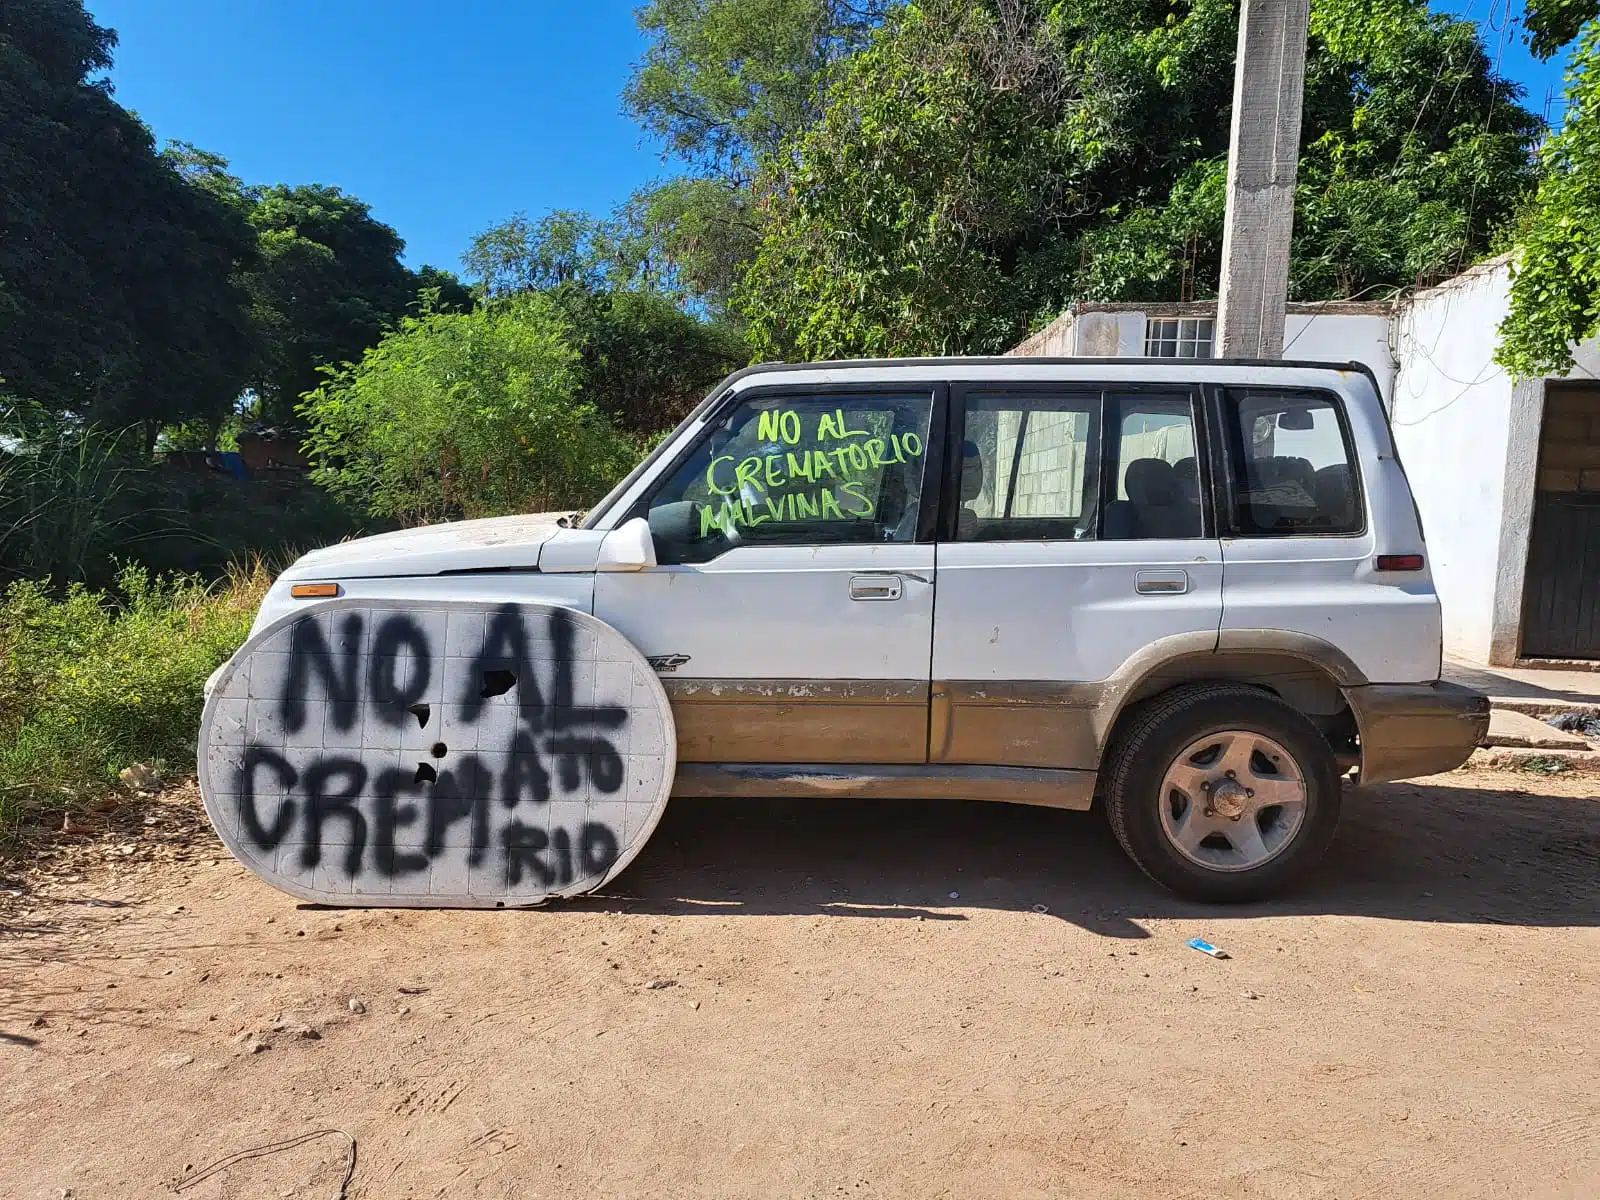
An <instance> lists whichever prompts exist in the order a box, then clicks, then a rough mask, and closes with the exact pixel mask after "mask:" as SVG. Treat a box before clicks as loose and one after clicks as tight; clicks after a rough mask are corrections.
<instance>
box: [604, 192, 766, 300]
mask: <svg viewBox="0 0 1600 1200" xmlns="http://www.w3.org/2000/svg"><path fill="white" fill-rule="evenodd" d="M754 207H755V206H754V204H753V203H752V195H751V191H750V189H749V188H747V187H739V186H736V185H734V184H731V183H729V182H727V181H725V180H721V179H707V178H697V177H693V176H684V177H681V178H678V179H673V180H669V181H668V182H666V183H664V184H660V185H657V186H655V187H651V188H645V189H643V190H641V191H639V192H637V193H635V194H634V196H633V197H632V198H631V199H630V200H629V201H628V204H627V206H626V208H625V212H626V213H627V215H628V216H627V219H628V220H629V221H630V222H631V223H632V224H633V225H634V227H635V228H637V230H638V231H639V236H640V237H641V238H643V239H644V241H645V242H646V244H648V245H651V246H654V247H656V248H657V257H658V258H659V260H660V261H661V262H662V263H663V264H665V268H666V272H667V273H670V277H671V279H672V280H673V283H674V285H675V288H676V290H677V291H678V292H680V293H681V294H682V295H683V296H684V297H685V298H687V299H688V300H689V301H690V302H691V303H692V304H695V305H698V306H700V307H702V308H704V309H705V311H706V312H707V313H708V314H709V315H710V316H711V317H713V318H714V319H716V320H718V321H726V320H728V319H729V317H730V315H731V314H730V301H731V300H732V298H733V293H734V290H735V288H736V287H737V286H738V282H739V278H740V276H742V275H743V274H744V271H745V267H746V266H747V265H748V263H749V262H750V259H751V258H753V257H754V255H755V251H756V247H757V246H758V245H759V244H760V240H761V231H760V228H759V226H758V225H757V223H756V213H755V211H754Z"/></svg>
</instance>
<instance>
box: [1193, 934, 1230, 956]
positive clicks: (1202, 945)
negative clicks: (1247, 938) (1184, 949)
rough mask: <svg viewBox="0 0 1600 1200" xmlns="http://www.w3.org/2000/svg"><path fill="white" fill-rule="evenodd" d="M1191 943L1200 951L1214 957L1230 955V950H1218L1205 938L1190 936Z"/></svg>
mask: <svg viewBox="0 0 1600 1200" xmlns="http://www.w3.org/2000/svg"><path fill="white" fill-rule="evenodd" d="M1189 945H1191V946H1193V947H1194V948H1195V949H1196V950H1198V951H1200V953H1201V954H1209V955H1211V957H1212V958H1227V957H1228V952H1227V951H1226V950H1218V949H1217V948H1216V947H1215V946H1213V945H1212V944H1211V943H1210V942H1208V941H1206V940H1205V938H1190V939H1189Z"/></svg>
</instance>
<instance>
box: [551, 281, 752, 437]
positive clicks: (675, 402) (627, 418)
mask: <svg viewBox="0 0 1600 1200" xmlns="http://www.w3.org/2000/svg"><path fill="white" fill-rule="evenodd" d="M548 294H549V296H550V298H551V299H552V301H553V302H554V303H555V304H556V305H557V307H558V308H559V309H560V310H561V312H562V313H563V315H564V316H565V318H566V320H567V323H568V326H569V329H570V330H571V333H570V335H569V336H570V339H571V341H572V344H573V346H574V348H575V349H576V350H577V351H578V354H579V369H578V394H579V395H581V396H582V397H583V398H584V400H586V401H587V402H589V403H591V404H593V405H595V406H596V407H597V408H599V409H600V411H601V412H603V413H605V414H606V415H607V416H608V417H609V418H610V419H611V420H612V421H614V422H615V423H616V424H617V425H618V426H619V427H620V428H622V429H625V430H627V431H628V432H629V433H632V434H636V435H638V436H640V437H648V436H650V435H652V434H657V433H660V432H661V431H662V430H664V429H670V428H671V427H672V426H673V425H675V424H676V423H677V422H678V421H680V420H682V419H683V417H684V415H685V414H686V413H688V411H689V410H690V409H691V408H693V407H694V405H695V404H696V403H697V402H698V401H699V400H700V399H701V398H702V397H703V396H704V395H705V393H706V389H707V388H709V387H710V386H711V385H712V384H714V383H715V382H716V381H717V380H719V379H721V378H722V377H723V376H724V375H726V374H727V373H728V372H729V371H731V370H733V369H734V368H735V367H737V366H741V365H743V364H744V363H746V362H748V361H749V351H748V349H747V347H746V345H745V342H744V339H743V338H742V337H741V336H740V335H739V334H738V333H737V332H736V331H735V330H734V329H732V328H731V327H730V326H728V325H727V324H725V323H721V322H716V321H703V320H701V319H699V318H698V317H696V316H694V315H693V314H692V313H687V312H685V311H684V310H683V309H682V308H680V307H679V306H678V305H677V304H675V303H674V302H673V301H672V300H670V299H668V298H667V297H665V296H662V295H660V294H659V293H655V292H649V291H640V290H633V289H620V290H617V291H594V290H590V289H588V288H585V287H582V286H580V285H576V284H568V285H565V286H563V287H560V288H556V289H554V290H552V291H551V292H550V293H548Z"/></svg>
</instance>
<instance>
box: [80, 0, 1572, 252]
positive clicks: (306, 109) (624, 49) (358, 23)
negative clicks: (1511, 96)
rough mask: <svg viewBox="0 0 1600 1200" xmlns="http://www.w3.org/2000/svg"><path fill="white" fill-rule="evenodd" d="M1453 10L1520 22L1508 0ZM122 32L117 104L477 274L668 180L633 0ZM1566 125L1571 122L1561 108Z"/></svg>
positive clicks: (1525, 76)
mask: <svg viewBox="0 0 1600 1200" xmlns="http://www.w3.org/2000/svg"><path fill="white" fill-rule="evenodd" d="M1508 2H1509V3H1511V4H1512V5H1514V8H1513V9H1512V11H1513V12H1518V13H1520V11H1521V0H1448V2H1447V3H1445V4H1443V5H1442V7H1447V8H1449V9H1451V10H1452V11H1456V12H1464V13H1466V14H1467V15H1469V16H1471V17H1473V18H1474V19H1478V20H1487V19H1489V16H1490V8H1489V6H1490V5H1491V4H1492V5H1494V6H1495V7H1494V9H1493V21H1494V24H1495V25H1501V26H1503V24H1504V21H1503V17H1504V14H1505V11H1506V10H1505V8H1504V5H1505V4H1506V3H1508ZM87 5H88V8H89V10H90V11H91V12H92V13H93V14H94V15H95V18H96V19H97V20H98V21H99V22H100V23H101V24H103V25H109V26H111V27H112V28H114V29H116V30H117V32H118V33H119V34H120V35H121V44H120V46H119V48H118V50H117V61H116V67H115V69H114V71H113V72H112V79H113V81H114V83H115V84H116V89H117V98H118V99H119V100H120V101H121V102H122V103H123V104H124V105H126V106H127V107H129V108H132V109H134V110H135V111H137V112H138V113H139V115H140V116H142V117H143V118H144V120H145V121H146V122H148V123H149V124H150V125H151V126H152V127H153V128H154V129H155V132H156V135H157V136H158V137H159V138H161V139H163V140H165V139H168V138H174V139H178V140H181V141H186V142H193V143H194V144H195V145H197V146H201V147H204V148H205V149H207V150H212V151H215V152H216V153H218V154H221V155H223V156H224V157H226V158H228V159H230V160H231V161H232V163H233V170H234V173H235V174H237V175H240V176H242V177H243V178H244V179H245V180H246V181H248V182H251V183H278V182H283V183H330V184H337V185H338V186H340V187H342V188H344V189H345V190H346V191H349V192H352V193H354V194H355V195H357V196H359V197H361V198H362V199H363V200H365V201H367V202H368V203H369V204H371V205H372V209H373V213H374V215H376V216H377V217H378V218H379V219H380V220H382V221H385V222H387V223H388V224H390V225H393V226H394V227H395V228H396V229H398V230H399V231H400V235H401V236H402V237H404V238H405V239H406V244H407V252H406V258H407V260H408V261H409V262H410V263H411V265H413V266H420V265H421V264H422V263H425V262H428V263H433V264H434V265H436V266H443V267H448V268H450V269H452V270H456V269H459V267H460V258H461V254H462V252H463V251H464V250H465V249H466V248H467V244H468V242H469V241H470V240H471V238H472V236H473V234H475V233H478V232H480V231H481V230H483V229H485V228H487V227H488V226H489V225H491V224H494V223H495V222H497V221H500V220H502V219H504V218H506V217H508V216H510V215H511V214H512V213H515V212H519V211H523V212H527V213H529V214H531V215H534V216H538V215H540V214H542V213H544V212H547V211H549V210H550V209H553V208H583V209H589V210H592V211H597V212H608V211H610V209H611V208H613V207H614V206H615V205H616V204H617V203H618V202H620V201H621V200H623V199H625V198H626V197H627V195H628V194H629V193H630V192H632V191H633V190H634V189H635V188H636V187H638V186H640V185H641V184H644V183H646V182H648V181H649V180H651V179H653V178H657V177H660V176H664V175H665V174H667V173H669V172H668V168H667V167H666V166H664V165H663V164H662V162H661V160H660V156H659V153H658V151H657V148H656V147H654V146H653V145H650V144H647V143H646V141H645V139H644V137H643V134H642V131H641V130H640V129H639V128H638V126H636V125H635V124H633V122H632V121H630V120H629V119H628V118H627V117H625V116H623V115H622V113H621V100H620V94H621V91H622V86H623V83H624V82H625V81H626V79H627V76H628V69H629V66H630V65H631V64H632V63H633V62H634V61H635V60H636V59H637V58H638V57H639V55H640V53H641V52H642V50H643V47H644V42H643V39H642V38H641V37H640V36H639V32H638V30H637V28H636V26H635V25H634V21H633V4H632V3H630V0H576V2H573V0H456V2H455V3H441V2H439V0H382V2H377V0H266V2H264V3H263V2H258V3H241V2H237V0H220V2H219V0H87ZM1488 37H1489V43H1490V52H1491V53H1495V52H1496V50H1497V48H1498V50H1499V52H1500V53H1501V54H1502V55H1503V59H1502V63H1503V69H1504V70H1505V72H1506V73H1507V74H1508V75H1510V76H1511V77H1512V78H1514V79H1517V80H1519V81H1521V82H1523V83H1525V84H1526V85H1527V86H1528V93H1529V94H1528V101H1529V104H1530V106H1531V107H1532V108H1533V109H1534V110H1535V111H1543V109H1544V103H1545V95H1546V91H1547V89H1554V91H1555V92H1556V93H1557V95H1558V96H1559V93H1560V78H1561V74H1560V69H1559V67H1558V66H1555V65H1547V64H1538V63H1535V62H1534V61H1533V60H1532V59H1531V58H1530V57H1529V56H1528V53H1527V50H1526V48H1525V46H1523V44H1522V42H1521V39H1520V37H1518V36H1517V35H1516V34H1515V32H1511V33H1508V34H1507V35H1505V36H1504V37H1503V38H1502V36H1501V35H1500V34H1499V33H1497V32H1495V31H1494V30H1493V29H1491V30H1489V32H1488ZM1553 115H1554V116H1555V117H1556V118H1558V119H1559V116H1560V110H1559V109H1557V110H1556V111H1555V112H1554V114H1553Z"/></svg>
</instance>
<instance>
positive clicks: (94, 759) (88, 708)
mask: <svg viewBox="0 0 1600 1200" xmlns="http://www.w3.org/2000/svg"><path fill="white" fill-rule="evenodd" d="M270 581H271V577H270V575H269V574H268V572H267V570H266V569H265V567H263V566H262V565H261V564H260V562H259V561H257V563H256V564H254V565H253V566H252V567H250V568H248V569H238V570H235V571H234V572H232V573H231V574H230V576H229V577H228V579H227V580H225V581H224V582H222V583H218V584H211V585H208V584H206V583H205V582H204V581H202V580H201V579H199V578H197V577H195V576H181V575H180V576H166V577H153V576H152V575H151V574H150V573H149V572H148V571H147V570H145V569H144V568H142V567H125V568H123V570H122V572H121V573H120V575H119V576H118V578H117V581H116V584H115V586H114V587H112V588H109V589H106V590H93V589H90V588H89V587H86V586H85V585H83V584H81V583H77V584H72V585H70V586H68V587H67V588H66V589H64V590H57V591H53V590H52V589H51V587H50V586H49V584H48V581H33V580H25V581H20V582H16V583H13V584H11V585H10V587H9V588H7V589H6V591H5V592H4V593H3V595H0V834H3V833H5V832H7V831H10V830H13V829H15V827H16V825H17V824H18V823H19V822H20V821H25V820H28V819H30V818H31V817H35V816H38V815H40V814H41V813H42V812H44V811H46V810H51V809H60V808H70V807H71V806H72V805H74V804H76V803H79V802H81V801H83V800H86V799H92V798H95V797H98V796H100V795H103V794H104V793H105V792H106V790H107V789H108V788H109V787H112V786H114V785H115V784H116V780H117V775H118V772H119V771H121V769H122V768H124V767H127V766H130V765H132V764H133V763H146V764H151V765H154V766H156V767H157V769H158V770H161V771H162V772H163V773H164V774H167V775H169V776H174V775H178V774H181V773H184V772H187V771H191V770H193V768H194V756H195V743H196V738H197V735H198V733H199V728H200V713H201V708H202V707H203V704H204V695H203V691H204V687H205V681H206V678H207V677H208V676H209V675H210V674H211V672H212V671H213V670H215V669H216V668H217V666H219V665H220V664H221V663H222V662H224V661H225V660H226V659H227V658H228V656H229V655H231V654H232V653H233V651H234V650H235V649H237V648H238V646H239V645H240V644H241V643H242V642H243V641H244V638H245V635H246V634H247V633H248V631H249V628H250V624H251V621H252V620H253V619H254V617H255V612H256V609H257V607H258V606H259V605H260V602H261V597H262V595H263V594H264V593H265V591H266V588H267V585H268V584H269V583H270Z"/></svg>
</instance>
